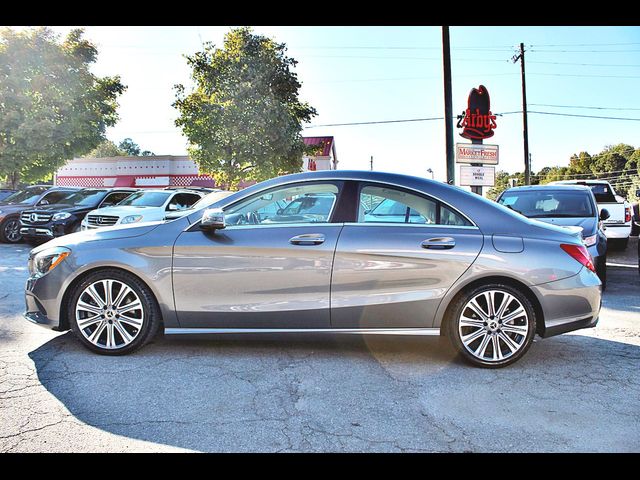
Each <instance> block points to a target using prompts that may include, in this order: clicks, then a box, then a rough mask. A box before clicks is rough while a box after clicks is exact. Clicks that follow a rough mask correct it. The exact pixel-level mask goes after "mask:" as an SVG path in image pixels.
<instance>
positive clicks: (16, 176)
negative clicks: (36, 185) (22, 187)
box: [9, 171, 20, 190]
mask: <svg viewBox="0 0 640 480" xmlns="http://www.w3.org/2000/svg"><path fill="white" fill-rule="evenodd" d="M9 181H10V182H11V188H13V189H14V190H16V189H17V188H18V183H19V182H20V172H18V171H14V172H13V173H12V174H11V175H9Z"/></svg>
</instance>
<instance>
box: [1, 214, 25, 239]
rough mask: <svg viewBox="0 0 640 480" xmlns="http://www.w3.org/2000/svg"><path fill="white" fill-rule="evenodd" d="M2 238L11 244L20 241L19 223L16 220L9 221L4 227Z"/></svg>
mask: <svg viewBox="0 0 640 480" xmlns="http://www.w3.org/2000/svg"><path fill="white" fill-rule="evenodd" d="M4 237H5V238H6V239H7V240H9V241H10V242H11V243H15V242H18V241H20V237H21V235H20V221H19V220H17V219H15V218H14V219H11V220H9V221H8V222H7V223H6V225H5V227H4Z"/></svg>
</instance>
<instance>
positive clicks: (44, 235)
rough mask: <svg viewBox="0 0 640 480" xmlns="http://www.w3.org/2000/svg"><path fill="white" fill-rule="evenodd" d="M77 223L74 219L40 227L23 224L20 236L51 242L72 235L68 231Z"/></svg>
mask: <svg viewBox="0 0 640 480" xmlns="http://www.w3.org/2000/svg"><path fill="white" fill-rule="evenodd" d="M75 221H76V219H75V218H73V219H71V220H70V219H66V220H58V221H55V222H49V223H45V224H40V225H29V224H25V223H22V225H21V227H20V234H21V235H22V236H23V237H25V238H40V239H45V240H50V239H52V238H56V237H61V236H63V235H66V234H68V233H70V232H69V231H67V230H68V229H70V228H71V226H72V225H73V224H74V222H75Z"/></svg>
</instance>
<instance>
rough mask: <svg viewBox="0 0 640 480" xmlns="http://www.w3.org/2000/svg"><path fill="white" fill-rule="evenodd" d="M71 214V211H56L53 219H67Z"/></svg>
mask: <svg viewBox="0 0 640 480" xmlns="http://www.w3.org/2000/svg"><path fill="white" fill-rule="evenodd" d="M70 216H71V214H70V213H67V212H60V213H56V214H55V215H54V216H53V218H52V220H53V221H54V222H55V221H56V220H66V219H67V218H69V217H70Z"/></svg>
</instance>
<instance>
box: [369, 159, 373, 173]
mask: <svg viewBox="0 0 640 480" xmlns="http://www.w3.org/2000/svg"><path fill="white" fill-rule="evenodd" d="M369 163H370V164H371V171H372V172H373V155H371V160H370V162H369Z"/></svg>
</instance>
